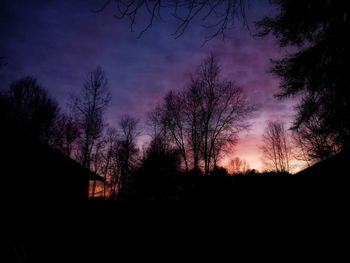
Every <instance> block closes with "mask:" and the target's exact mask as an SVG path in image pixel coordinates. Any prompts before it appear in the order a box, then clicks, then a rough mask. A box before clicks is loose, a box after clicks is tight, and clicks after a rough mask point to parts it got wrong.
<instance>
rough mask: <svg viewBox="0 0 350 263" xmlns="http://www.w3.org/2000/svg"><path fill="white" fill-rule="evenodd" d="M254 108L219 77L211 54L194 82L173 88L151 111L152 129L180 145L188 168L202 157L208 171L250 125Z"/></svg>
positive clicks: (237, 90)
mask: <svg viewBox="0 0 350 263" xmlns="http://www.w3.org/2000/svg"><path fill="white" fill-rule="evenodd" d="M252 110H253V107H252V106H251V105H249V103H248V102H247V100H246V98H245V97H244V95H243V92H242V90H241V89H240V88H239V87H237V86H236V85H234V84H233V83H232V82H230V81H227V80H221V79H220V67H219V65H218V63H217V61H216V59H215V58H214V56H210V57H209V58H207V59H205V60H204V61H203V63H202V64H201V65H200V66H199V67H198V69H197V71H196V74H195V76H194V77H193V78H192V80H191V84H190V85H189V86H188V87H187V88H185V89H184V90H183V91H181V92H178V93H175V92H173V91H172V92H170V93H168V94H167V96H166V97H165V98H164V101H163V103H162V104H160V105H158V106H157V108H156V110H155V111H153V112H152V114H151V117H152V121H151V123H152V129H154V130H158V132H161V133H162V134H161V136H162V137H163V139H165V141H167V142H168V143H170V144H171V145H174V146H176V148H177V149H178V151H179V153H180V155H181V157H182V159H183V162H184V166H185V168H186V171H188V170H189V164H190V162H189V159H190V157H192V160H193V161H192V164H193V169H195V170H198V169H199V167H200V160H203V162H204V170H205V173H206V174H209V172H210V170H211V169H212V168H213V167H214V166H215V165H216V164H217V162H218V160H219V158H220V156H221V153H222V151H223V150H224V148H225V147H226V146H228V145H230V146H232V145H234V144H235V142H236V139H237V136H238V133H239V132H240V131H242V130H244V129H246V128H247V127H248V125H247V123H246V118H247V117H248V115H249V113H251V111H252Z"/></svg>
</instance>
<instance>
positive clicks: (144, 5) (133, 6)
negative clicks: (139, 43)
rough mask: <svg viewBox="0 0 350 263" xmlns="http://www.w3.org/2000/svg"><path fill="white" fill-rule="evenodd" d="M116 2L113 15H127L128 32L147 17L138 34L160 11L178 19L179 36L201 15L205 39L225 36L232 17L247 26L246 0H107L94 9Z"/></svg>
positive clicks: (99, 9)
mask: <svg viewBox="0 0 350 263" xmlns="http://www.w3.org/2000/svg"><path fill="white" fill-rule="evenodd" d="M112 3H114V4H115V5H114V6H115V10H116V12H115V14H114V17H115V18H117V19H124V18H128V19H130V22H131V31H134V30H135V26H136V20H137V18H138V17H140V16H142V15H140V14H142V13H143V14H144V15H146V17H147V16H148V20H146V21H148V22H146V24H145V25H144V26H143V29H142V30H141V32H140V35H139V36H141V35H142V34H143V33H144V32H145V31H147V30H148V29H150V28H151V27H152V26H153V24H154V22H155V21H156V20H157V19H162V16H161V12H162V10H167V12H170V13H171V14H172V16H173V17H174V18H175V19H176V20H177V21H178V24H177V27H176V29H175V32H174V33H173V35H174V36H175V37H176V38H178V37H180V36H181V35H182V34H183V33H184V32H185V31H186V30H187V28H188V27H189V25H190V24H191V23H192V22H193V20H195V19H197V18H200V19H201V21H202V22H203V23H204V25H203V26H204V27H206V28H208V29H211V30H212V33H211V34H209V35H208V36H207V38H206V40H210V39H212V38H214V37H217V36H220V35H221V36H222V37H224V36H225V32H226V30H227V29H228V28H229V27H230V26H232V25H233V24H234V21H235V19H239V20H241V21H242V22H243V25H247V23H246V22H247V20H246V11H245V9H246V7H247V3H248V1H246V0H227V1H221V0H218V1H210V0H204V1H194V0H142V1H138V0H125V1H121V0H106V1H105V2H104V4H103V5H102V6H101V7H100V8H98V9H96V10H94V11H95V12H101V11H103V10H105V9H106V8H107V7H109V6H112Z"/></svg>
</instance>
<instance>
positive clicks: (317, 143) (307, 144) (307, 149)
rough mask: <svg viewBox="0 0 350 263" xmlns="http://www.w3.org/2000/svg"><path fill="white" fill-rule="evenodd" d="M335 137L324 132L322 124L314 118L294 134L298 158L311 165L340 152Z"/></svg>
mask: <svg viewBox="0 0 350 263" xmlns="http://www.w3.org/2000/svg"><path fill="white" fill-rule="evenodd" d="M333 136H334V134H333V133H330V132H324V127H323V126H322V122H320V121H319V119H318V117H317V116H313V117H312V118H310V119H309V121H308V122H305V123H303V124H301V125H300V126H299V128H298V129H297V130H296V131H294V132H293V141H294V144H295V146H296V150H297V152H296V158H297V159H298V160H302V161H305V162H306V163H307V164H308V165H310V164H313V163H315V162H317V161H319V160H325V159H327V158H328V157H330V156H331V155H333V154H335V153H337V152H339V151H340V149H339V145H338V144H337V143H336V139H335V138H334V137H333Z"/></svg>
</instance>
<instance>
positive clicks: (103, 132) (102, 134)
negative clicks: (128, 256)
mask: <svg viewBox="0 0 350 263" xmlns="http://www.w3.org/2000/svg"><path fill="white" fill-rule="evenodd" d="M110 101H111V93H110V91H109V84H108V80H107V77H106V75H105V72H104V71H103V70H102V68H101V67H96V68H95V69H93V70H92V71H91V72H89V73H88V74H87V76H86V79H85V81H84V84H83V87H82V89H81V90H80V92H79V93H78V94H76V95H75V96H73V97H72V98H70V101H69V102H68V105H69V106H68V110H66V111H65V112H63V111H62V109H60V107H59V105H58V103H57V102H56V101H55V100H54V99H53V98H51V97H50V96H49V95H48V92H47V90H46V89H45V88H43V87H42V86H41V85H40V84H39V83H38V81H37V80H36V79H35V78H33V77H30V76H29V77H24V78H22V79H19V80H17V81H15V82H13V83H12V84H11V85H10V87H9V88H8V89H7V90H6V91H4V92H2V93H1V96H0V107H1V122H2V123H4V124H5V126H7V127H12V128H13V129H17V130H21V131H24V132H26V133H29V134H31V135H32V136H35V137H36V138H37V139H39V140H41V141H43V142H45V143H47V144H49V145H51V146H53V147H55V148H56V149H59V150H60V151H61V152H63V153H64V154H66V155H67V156H69V157H71V158H73V159H75V160H76V161H78V162H79V163H81V164H82V165H83V166H85V167H87V168H89V169H91V170H92V171H94V172H96V173H98V174H99V175H101V176H102V177H104V178H105V179H106V183H105V184H103V185H96V182H94V184H93V185H92V186H91V196H92V197H94V196H96V195H99V196H101V195H102V196H104V197H107V196H109V197H111V196H116V194H117V193H119V192H120V190H121V189H123V190H125V192H128V191H129V190H128V188H130V185H132V184H133V179H132V176H131V175H133V174H138V175H139V174H147V175H151V176H154V177H157V173H158V172H159V174H162V176H163V175H164V174H166V173H168V174H171V173H173V174H175V173H178V172H180V171H185V172H189V171H195V172H200V173H201V172H203V173H204V174H206V175H208V174H209V173H210V172H211V171H212V170H213V169H214V168H216V167H217V166H218V162H219V160H220V158H221V157H222V155H223V153H224V152H225V150H227V149H230V147H232V146H233V145H235V143H236V142H237V138H238V134H239V132H240V131H242V130H244V129H246V128H247V127H248V123H247V118H248V117H249V114H250V113H251V112H252V111H253V109H254V108H253V106H252V105H250V104H249V103H248V101H247V99H246V97H245V96H244V94H243V92H242V90H241V88H239V87H237V86H236V85H235V84H234V83H233V82H231V81H228V80H223V79H222V78H221V76H220V67H219V64H218V62H217V60H216V59H215V58H214V57H213V56H210V57H208V58H207V59H205V60H204V61H203V62H202V63H201V64H200V65H199V66H198V67H197V69H196V70H195V72H194V73H193V74H192V77H191V80H190V82H189V84H188V85H187V86H186V87H185V88H184V89H183V90H181V91H170V92H169V93H168V94H167V95H166V96H165V97H164V99H163V101H162V102H161V103H159V104H158V105H157V106H156V107H155V109H154V110H153V111H152V112H150V113H149V115H148V118H147V121H146V123H147V127H148V129H147V131H141V130H140V128H139V121H138V120H137V119H136V118H134V117H131V116H128V115H124V116H123V117H122V118H121V119H120V120H119V122H118V123H117V124H116V125H115V124H114V125H113V126H114V127H112V126H109V125H107V124H106V122H105V120H104V113H105V111H106V109H107V108H108V105H109V104H110ZM142 133H148V134H149V135H150V142H149V145H148V146H147V147H146V148H145V149H143V152H141V151H140V149H139V147H138V138H139V136H140V135H141V134H142ZM136 177H137V176H136ZM146 177H147V176H146V175H144V178H146ZM165 177H166V176H165ZM148 179H149V178H148ZM148 179H147V180H148ZM142 180H143V179H141V181H142ZM157 180H162V179H161V178H158V179H157Z"/></svg>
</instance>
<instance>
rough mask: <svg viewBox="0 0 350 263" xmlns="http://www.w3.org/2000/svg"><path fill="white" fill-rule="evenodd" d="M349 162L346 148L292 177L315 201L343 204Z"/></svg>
mask: <svg viewBox="0 0 350 263" xmlns="http://www.w3.org/2000/svg"><path fill="white" fill-rule="evenodd" d="M349 164H350V151H349V150H346V151H343V152H340V153H338V154H336V155H334V156H332V157H330V158H328V159H326V160H323V161H321V162H319V163H316V164H314V165H312V166H311V167H308V168H306V169H304V170H302V171H300V172H298V173H296V174H295V175H294V178H296V179H297V182H298V188H299V189H302V188H303V190H304V193H307V196H308V197H309V199H310V197H312V198H313V200H314V202H315V203H319V204H322V205H327V204H328V205H330V206H340V205H344V204H345V203H346V204H347V200H348V198H349V196H348V192H349V180H348V177H349V175H348V173H349V172H348V170H349ZM304 196H306V194H304Z"/></svg>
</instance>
